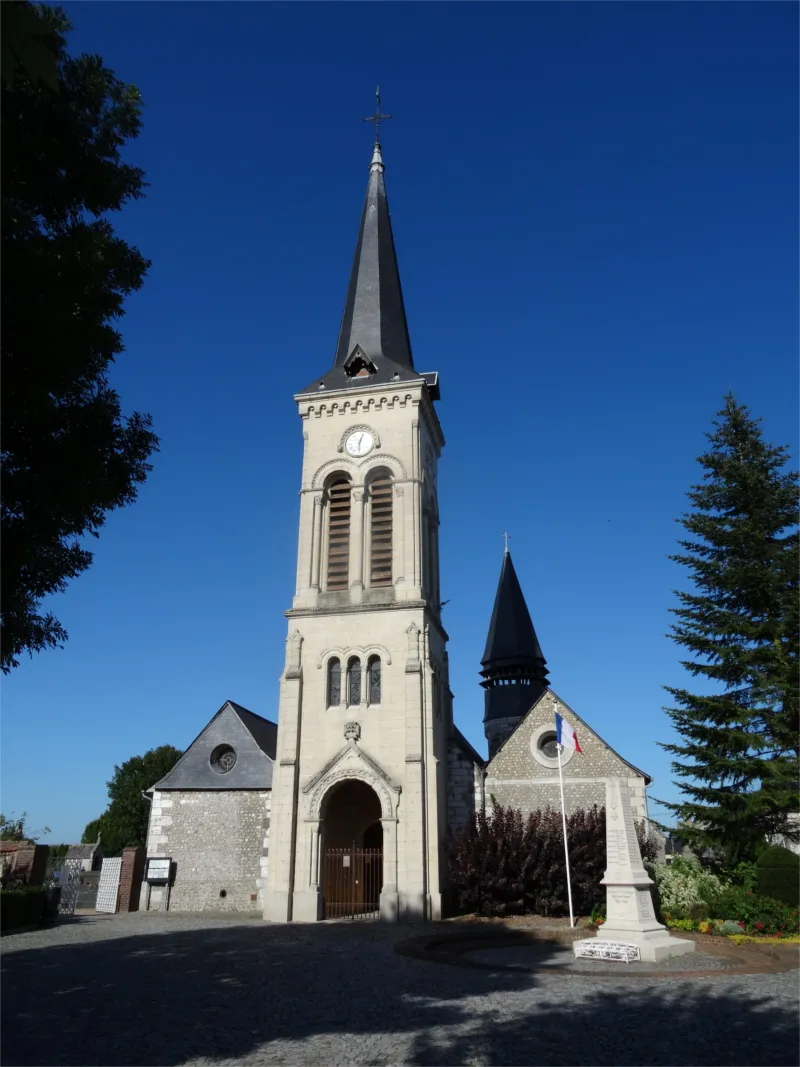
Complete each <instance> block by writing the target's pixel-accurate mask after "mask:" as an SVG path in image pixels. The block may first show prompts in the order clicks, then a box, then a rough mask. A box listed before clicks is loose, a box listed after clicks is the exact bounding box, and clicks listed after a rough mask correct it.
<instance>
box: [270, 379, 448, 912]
mask: <svg viewBox="0 0 800 1067" xmlns="http://www.w3.org/2000/svg"><path fill="white" fill-rule="evenodd" d="M297 401H298V406H299V411H300V416H301V419H302V420H303V431H304V432H303V437H304V442H305V448H304V455H303V474H302V487H301V504H300V531H299V543H298V555H297V584H296V593H295V597H294V600H293V605H292V609H291V610H290V611H289V612H287V615H288V616H289V637H288V639H287V644H286V649H287V651H286V666H285V670H284V674H283V678H282V681H281V695H280V711H279V717H278V746H277V760H276V767H275V782H274V809H273V813H274V822H275V827H274V838H273V846H274V847H273V863H272V866H271V870H270V886H269V891H268V895H267V907H266V909H265V916H266V918H269V919H277V920H280V921H286V920H287V919H290V918H295V919H304V920H312V921H313V920H316V919H318V918H320V917H321V915H322V898H323V893H322V889H321V884H320V882H321V876H322V875H321V870H320V856H321V853H322V851H323V850H324V848H325V835H326V830H325V821H324V817H323V814H322V811H321V806H320V805H321V799H320V802H319V803H317V800H315V798H318V799H319V798H320V797H321V794H320V791H319V786H318V784H315V785H314V787H313V790H312V789H311V783H312V782H314V783H317V782H318V778H319V775H320V773H321V772H323V771H324V769H325V768H326V767H328V766H329V765H330V762H331V761H332V760H335V759H336V758H338V757H337V753H339V752H340V750H341V748H342V744H343V741H344V725H345V723H346V722H351V721H355V722H357V723H358V724H359V728H360V738H359V741H358V742H354V743H355V744H356V745H357V748H358V750H359V751H360V752H362V753H363V754H364V755H365V756H366V757H368V759H367V760H365V761H362V764H361V766H362V771H361V772H360V777H361V778H362V780H363V781H365V782H366V783H367V784H368V785H370V787H371V788H372V789H373V790H374V792H375V793H376V794H377V795H378V797H379V798H380V799H381V810H382V817H381V823H382V827H383V855H384V858H383V870H384V892H383V893H382V896H381V910H382V912H383V913H384V914H385V915H386V916H387V917H392V916H400V917H409V918H422V917H425V916H427V917H436V916H438V915H439V914H440V911H441V891H442V886H441V876H442V870H441V866H442V846H443V843H444V842H443V839H444V833H445V829H446V806H447V795H446V785H447V783H446V767H447V737H448V734H449V731H450V716H451V706H450V688H449V680H448V667H447V655H446V641H447V635H446V633H445V632H444V629H443V628H442V625H441V621H440V618H439V596H440V594H439V565H438V505H437V491H436V479H437V473H436V465H437V460H438V456H439V452H440V450H441V447H442V445H443V443H444V440H443V437H442V434H441V429H440V427H439V422H438V419H437V417H436V414H435V412H434V409H433V405H432V403H431V400H430V397H429V394H428V390H427V387H426V385H425V383H424V381H422V380H421V379H418V380H416V381H410V382H404V383H402V385H401V386H399V387H394V386H377V385H376V386H372V385H368V384H364V385H360V386H359V389H358V393H357V395H354V396H347V395H343V394H341V393H338V394H334V393H328V394H326V395H323V396H317V395H301V396H299V397H297ZM356 430H358V431H359V432H364V433H367V434H369V436H370V439H371V447H370V449H369V451H368V453H367V454H366V455H365V456H363V457H361V458H354V457H352V456H349V455H348V454H347V452H346V450H345V449H344V442H345V441H346V440H347V437H348V435H349V434H351V433H353V432H355V431H356ZM379 472H383V473H384V474H388V476H389V477H390V478H391V484H392V497H391V500H392V581H391V584H390V585H377V586H372V585H371V584H370V560H369V548H370V535H369V522H370V508H369V499H370V483H371V480H372V478H373V477H375V476H376V475H377V474H378V473H379ZM342 477H344V478H347V479H349V481H350V483H351V486H352V492H351V501H352V503H351V511H350V520H349V523H350V525H349V552H350V556H349V575H348V583H349V584H348V588H346V589H341V590H334V589H328V588H327V586H326V574H327V552H328V510H327V509H328V502H329V498H328V489H327V487H328V486H329V485H330V484H331V481H332V480H333V479H336V478H342ZM371 656H377V657H379V658H380V662H381V670H382V685H381V695H380V702H379V703H377V704H370V703H368V702H367V699H366V692H365V690H366V676H365V675H363V674H362V678H361V692H362V694H363V699H361V701H360V703H358V704H354V705H351V704H349V703H348V697H347V694H346V693H345V692H343V693H342V698H341V701H340V702H339V703H338V704H337V705H335V706H329V700H328V691H327V686H328V671H329V664H330V662H331V660H332V659H333V658H335V659H338V660H339V662H340V663H341V664H342V665H343V666H344V665H345V664H347V663H348V662H349V660H350V659H351V657H358V659H359V661H360V663H361V667H362V670H364V669H365V668H366V663H367V661H368V659H369V658H370V657H371ZM369 768H373V769H369ZM328 773H329V777H328V778H326V779H325V782H326V783H327V785H328V787H329V788H332V787H333V786H334V785H335V784H336V782H337V781H338V779H337V778H335V777H334V775H335V772H334V770H333V769H331V770H330V771H329V772H328ZM386 782H391V783H392V786H391V787H389V788H388V791H387V790H386V788H385V783H386Z"/></svg>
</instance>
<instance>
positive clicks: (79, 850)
mask: <svg viewBox="0 0 800 1067" xmlns="http://www.w3.org/2000/svg"><path fill="white" fill-rule="evenodd" d="M99 847H100V842H99V841H95V843H94V844H93V845H70V846H69V848H68V849H67V856H66V858H67V859H68V860H90V859H93V858H94V854H95V852H96V851H97V849H98V848H99Z"/></svg>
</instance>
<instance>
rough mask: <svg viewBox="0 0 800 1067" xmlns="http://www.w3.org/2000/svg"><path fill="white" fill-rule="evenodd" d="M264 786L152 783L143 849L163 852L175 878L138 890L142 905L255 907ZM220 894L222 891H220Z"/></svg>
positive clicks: (262, 850) (265, 824)
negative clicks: (192, 786)
mask: <svg viewBox="0 0 800 1067" xmlns="http://www.w3.org/2000/svg"><path fill="white" fill-rule="evenodd" d="M270 810H271V793H270V791H269V790H263V791H256V790H224V791H223V790H217V791H205V790H200V791H198V790H175V791H172V790H169V791H167V790H165V791H161V790H156V791H155V792H154V793H153V803H152V813H151V816H150V829H149V835H148V841H147V855H148V856H170V857H171V858H172V860H173V862H174V864H175V876H174V884H173V885H172V886H171V887H169V888H166V887H162V886H155V885H154V886H148V885H147V883H146V882H145V883H144V884H143V886H142V891H141V905H140V906H141V908H142V909H143V910H144V909H146V908H148V907H149V908H150V909H151V910H165V909H166V908H169V910H170V911H259V910H260V909H261V908H262V907H263V894H264V886H265V885H266V879H267V867H268V862H269V824H270ZM223 894H224V895H223Z"/></svg>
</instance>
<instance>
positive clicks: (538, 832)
mask: <svg viewBox="0 0 800 1067" xmlns="http://www.w3.org/2000/svg"><path fill="white" fill-rule="evenodd" d="M637 833H638V835H639V846H640V849H641V851H642V858H643V859H644V861H645V862H647V863H649V862H652V860H653V859H654V857H655V849H656V846H655V842H654V841H652V839H650V838H649V837H647V836H646V835H645V834H644V831H643V829H642V828H641V827H637ZM567 841H568V844H569V863H570V873H571V883H572V902H573V910H574V912H575V914H576V915H588V914H589V913H590V912H591V910H592V908H594V907H596V906H598V905H600V904H602V903H603V902H604V901H605V889H604V887H603V886H601V885H600V880H601V879H602V877H603V875H604V873H605V869H606V813H605V808H597V807H593V808H590V809H589V810H588V811H576V812H573V814H572V815H570V816H569V817H568V818H567ZM448 874H449V881H450V885H451V887H452V889H453V891H454V893H455V896H456V902H457V905H458V907H459V910H460V911H462V912H474V913H476V914H478V915H523V914H529V915H566V914H567V913H568V910H569V902H568V897H567V876H566V864H565V862H564V834H563V828H562V824H561V813H560V812H558V811H553V810H552V809H551V808H545V809H544V811H534V812H532V813H531V814H530V815H528V817H527V818H526V817H525V816H524V815H523V814H522V812H521V811H519V810H517V809H514V808H505V807H503V806H502V805H501V804H494V805H493V806H492V807H491V808H490V809H489V810H488V811H482V812H479V813H478V815H477V816H476V818H475V821H474V822H473V823H472V824H470V825H469V826H466V827H464V828H463V829H462V830H460V831H458V832H457V833H455V834H454V835H453V836H452V838H451V840H450V842H449V847H448Z"/></svg>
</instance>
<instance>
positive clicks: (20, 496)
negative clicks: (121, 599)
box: [0, 2, 158, 672]
mask: <svg viewBox="0 0 800 1067" xmlns="http://www.w3.org/2000/svg"><path fill="white" fill-rule="evenodd" d="M0 7H2V10H3V27H4V28H5V26H6V21H7V19H8V18H9V17H10V19H11V21H12V22H13V21H14V20H16V23H15V27H12V29H14V32H16V33H17V38H19V36H20V35H22V37H25V35H26V34H27V37H28V38H29V39H30V38H33V39H34V40H35V41H36V43H37V44H38V45H40V46H41V47H42V48H43V49H44V52H45V54H46V53H47V52H48V50H50V51H51V52H54V53H55V55H56V57H57V77H58V84H57V88H56V89H55V90H54V89H52V88H51V87H49V86H48V84H47V79H46V78H45V79H44V80H43V78H42V76H41V74H40V73H37V71H36V69H35V57H34V59H33V60H30V58H28V59H26V58H25V56H26V54H27V53H25V54H23V56H22V57H21V58H20V59H19V61H18V62H17V63H16V66H15V67H14V70H13V79H8V83H7V84H5V85H4V92H3V97H2V135H3V154H2V314H3V329H2V382H3V389H2V399H1V400H0V417H1V418H2V427H3V433H2V466H3V496H2V508H1V511H0V515H1V519H2V545H3V551H2V572H1V578H2V605H0V622H1V624H2V654H1V656H0V666H2V669H3V670H4V671H6V672H7V671H8V670H10V669H11V667H14V666H16V665H17V663H18V660H19V656H20V654H21V653H23V652H26V651H27V652H28V653H30V654H32V653H33V652H35V651H41V650H42V649H44V648H48V647H53V646H60V645H62V644H63V642H64V640H65V639H66V637H67V634H66V632H65V630H64V627H63V626H62V625H61V624H60V623H59V621H58V620H57V619H56V618H55V617H54V616H53V615H52V614H51V613H49V612H44V613H43V612H41V610H40V608H41V603H42V600H43V599H44V598H45V597H47V596H48V595H50V594H52V593H56V592H61V591H63V590H64V589H65V587H66V585H67V583H68V581H69V579H71V578H74V577H76V576H77V575H79V574H80V573H81V572H82V571H84V570H86V568H87V567H88V566H89V565H90V563H91V561H92V553H91V552H90V551H88V550H87V548H86V546H85V539H86V535H89V534H91V535H94V536H98V531H99V529H100V527H101V526H102V525H103V523H104V521H105V517H106V514H107V513H108V512H109V511H111V510H113V509H114V508H118V507H122V506H124V505H126V504H130V503H131V502H132V501H133V500H135V498H136V494H137V488H138V486H139V485H140V484H141V483H142V482H144V480H145V478H146V477H147V473H148V471H149V470H150V469H151V468H150V464H149V463H148V457H149V456H151V454H152V453H153V451H154V450H155V449H156V448H157V446H158V439H157V438H156V437H155V435H154V434H153V432H152V430H151V428H150V427H151V421H150V417H149V416H148V415H141V414H139V413H134V414H132V415H130V416H127V417H126V416H123V414H122V411H121V405H120V398H119V396H118V395H117V393H116V392H115V390H114V389H112V388H111V386H110V384H109V378H108V372H109V367H110V364H111V363H112V362H113V361H114V359H115V357H116V356H118V355H119V354H120V353H121V352H122V351H123V344H122V338H121V336H120V333H119V331H118V330H117V329H116V328H115V325H114V322H115V320H117V319H118V318H119V317H120V316H121V315H122V314H123V300H124V298H125V296H126V295H127V294H129V293H131V292H133V291H134V290H136V289H139V288H140V286H141V284H142V281H143V278H144V275H145V272H146V270H147V268H148V266H149V263H148V261H147V260H145V259H144V258H143V257H142V255H141V254H140V253H139V251H138V250H137V249H136V248H133V247H131V246H130V245H128V244H126V243H125V241H123V240H121V239H120V238H119V237H117V236H115V234H114V230H113V229H112V227H111V224H110V222H109V221H108V220H107V219H106V218H105V217H104V216H105V214H106V213H108V212H110V211H117V210H119V209H120V208H121V207H123V205H124V204H125V203H126V202H127V201H129V200H132V199H137V198H139V197H141V196H142V195H143V187H144V185H145V182H144V175H143V172H142V171H141V170H140V169H139V168H138V167H134V166H131V165H129V164H127V163H123V162H122V160H121V157H120V149H121V148H122V147H123V145H124V144H125V142H126V141H128V140H130V139H131V138H134V137H136V136H137V134H138V132H139V127H140V111H141V104H140V100H139V93H138V91H137V90H136V89H135V88H134V87H133V86H130V85H125V84H123V83H122V82H121V81H119V80H118V79H117V78H116V77H115V76H114V74H113V73H112V72H111V71H109V70H108V69H107V68H106V67H105V66H104V65H103V62H102V60H101V59H100V58H99V57H97V56H80V57H78V58H74V57H71V56H69V55H68V54H67V51H66V41H65V37H64V34H65V33H67V32H68V30H69V29H70V24H69V22H68V20H67V18H66V16H65V15H64V13H63V12H62V11H61V10H60V9H59V8H50V7H43V6H38V5H32V4H27V3H17V2H14V3H12V4H8V3H4V4H2V5H0ZM7 9H11V10H10V11H7ZM32 21H33V22H35V23H36V25H35V26H33V28H32V27H31V22H32ZM20 22H21V23H23V25H22V27H21V29H20V25H19V24H20ZM11 37H12V41H13V39H14V34H13V33H12V35H11ZM3 43H4V47H5V45H6V44H7V43H8V41H7V39H6V38H5V36H4V42H3ZM31 66H33V70H32V71H31V69H30V68H31ZM4 80H5V79H4Z"/></svg>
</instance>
